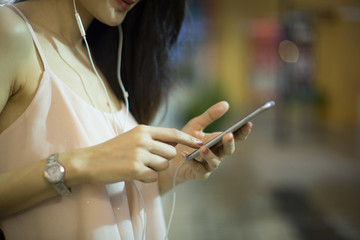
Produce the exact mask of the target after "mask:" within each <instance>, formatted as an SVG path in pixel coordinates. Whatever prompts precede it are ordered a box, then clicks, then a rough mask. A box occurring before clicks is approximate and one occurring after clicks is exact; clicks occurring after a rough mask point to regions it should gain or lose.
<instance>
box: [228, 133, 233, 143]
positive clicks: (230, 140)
mask: <svg viewBox="0 0 360 240" xmlns="http://www.w3.org/2000/svg"><path fill="white" fill-rule="evenodd" d="M233 140H234V135H231V137H230V138H229V143H231V142H232V141H233Z"/></svg>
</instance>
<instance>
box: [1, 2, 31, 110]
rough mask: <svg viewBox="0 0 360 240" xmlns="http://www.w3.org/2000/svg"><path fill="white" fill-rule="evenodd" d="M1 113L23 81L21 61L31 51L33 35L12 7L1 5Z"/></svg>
mask: <svg viewBox="0 0 360 240" xmlns="http://www.w3.org/2000/svg"><path fill="white" fill-rule="evenodd" d="M0 36H1V37H0V113H1V112H2V110H3V109H4V107H5V105H6V103H7V101H8V100H9V98H10V97H11V96H12V95H14V94H15V93H16V91H18V90H19V88H20V87H21V85H23V83H21V82H17V81H18V80H17V75H18V74H19V71H20V67H21V63H22V62H23V61H24V59H25V58H26V57H27V56H28V54H29V53H30V51H29V50H30V49H31V47H32V44H33V43H32V39H31V35H30V33H29V31H28V28H27V26H26V24H25V23H24V21H23V20H22V19H21V18H20V17H19V16H18V15H17V14H16V13H15V12H14V11H12V10H11V9H9V8H7V7H0Z"/></svg>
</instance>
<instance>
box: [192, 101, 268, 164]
mask: <svg viewBox="0 0 360 240" xmlns="http://www.w3.org/2000/svg"><path fill="white" fill-rule="evenodd" d="M273 106H275V102H274V101H269V102H267V103H265V104H264V105H262V106H261V107H259V108H258V109H256V110H255V111H253V112H252V113H250V114H249V115H247V116H246V117H245V118H243V119H241V120H240V121H238V122H236V123H235V124H234V125H232V126H231V127H229V128H228V129H226V130H225V131H223V132H222V133H220V134H219V135H217V136H216V137H215V138H213V139H211V140H210V141H209V142H207V143H206V144H205V146H207V147H208V148H210V149H211V148H212V147H214V146H215V145H217V144H218V143H221V140H222V137H223V136H224V135H225V134H227V133H229V132H236V131H237V130H239V129H240V128H241V127H242V126H244V125H245V124H246V123H248V122H250V121H252V120H254V119H255V118H256V117H258V116H259V115H260V114H262V113H264V112H265V111H267V110H268V109H270V108H272V107H273ZM199 154H200V151H199V149H197V150H195V151H194V152H192V153H191V154H190V155H189V156H187V157H186V161H191V160H193V159H194V158H196V157H198V156H199Z"/></svg>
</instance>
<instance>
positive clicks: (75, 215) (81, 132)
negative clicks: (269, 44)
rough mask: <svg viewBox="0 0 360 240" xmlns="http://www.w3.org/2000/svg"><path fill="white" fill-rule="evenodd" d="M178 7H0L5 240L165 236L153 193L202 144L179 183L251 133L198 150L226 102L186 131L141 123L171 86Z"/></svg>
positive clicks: (207, 169)
mask: <svg viewBox="0 0 360 240" xmlns="http://www.w3.org/2000/svg"><path fill="white" fill-rule="evenodd" d="M0 3H1V2H0ZM3 3H4V1H3ZM184 6H185V3H184V1H183V0H179V1H168V0H159V1H149V0H142V1H135V0H77V1H76V2H75V1H74V0H27V1H21V2H19V3H15V4H13V5H7V6H5V7H0V36H1V38H0V71H1V78H0V196H1V197H0V223H1V225H0V228H1V229H2V231H3V232H4V235H5V238H6V239H37V240H41V239H112V240H113V239H140V238H141V237H142V233H143V231H146V232H145V234H146V239H162V238H164V236H165V224H164V219H163V214H162V209H161V201H160V195H161V194H163V193H165V192H167V191H168V190H169V189H171V188H172V179H173V177H174V174H175V171H176V169H177V168H178V167H179V166H180V165H181V164H182V163H183V162H184V156H186V154H187V153H188V152H191V151H193V150H194V149H196V148H200V158H199V159H197V160H196V161H195V160H193V161H191V162H188V163H187V164H185V165H184V166H183V167H182V168H181V169H180V171H179V173H178V175H177V183H181V182H185V181H187V180H191V179H204V178H207V177H208V176H209V175H210V174H211V172H212V171H213V170H215V169H216V168H217V167H218V165H219V164H220V162H221V158H222V157H223V156H225V155H229V154H232V153H233V152H234V149H235V143H234V139H235V138H236V139H244V138H245V137H246V136H247V135H248V134H249V132H250V128H251V124H247V125H246V126H245V127H243V128H242V131H240V132H239V134H238V136H235V137H234V136H233V135H232V134H227V135H225V136H224V137H223V143H224V145H223V148H222V149H221V150H220V151H219V152H217V153H214V152H212V151H210V150H209V149H208V148H206V147H205V146H202V145H203V142H206V141H207V140H209V139H210V138H212V137H214V136H215V135H216V134H217V133H211V134H206V133H204V132H203V129H204V128H205V127H206V126H207V125H208V124H210V123H211V122H213V121H214V120H216V119H218V118H219V117H221V116H222V115H223V114H224V113H225V112H226V111H227V110H228V104H227V103H226V102H220V103H218V104H216V105H214V106H212V107H211V108H209V109H208V110H207V111H206V112H205V113H204V114H202V115H200V116H198V117H196V118H194V119H192V120H191V121H190V122H189V123H187V124H186V126H185V127H184V128H183V129H182V131H179V130H176V129H169V128H160V127H152V126H149V125H148V124H149V123H150V122H151V120H152V118H153V117H154V115H155V113H156V111H157V109H158V107H159V105H160V104H161V102H162V101H163V100H164V99H166V94H167V92H168V91H169V90H170V89H171V86H172V83H173V82H172V80H171V78H169V75H168V70H169V69H168V68H167V66H166V64H167V54H168V52H169V50H170V48H171V46H172V45H173V44H174V43H175V42H176V39H177V36H178V33H179V30H180V27H181V23H182V19H183V15H184ZM75 12H76V13H78V14H79V16H80V18H79V17H75ZM126 15H127V16H126ZM125 16H126V18H125ZM77 20H78V22H79V21H80V22H81V24H80V29H79V26H78V22H77ZM120 24H121V27H118V26H119V25H120ZM81 25H82V26H81ZM82 28H83V29H84V30H82ZM81 31H83V33H85V32H86V35H87V40H88V43H89V46H90V49H91V53H92V57H93V62H94V66H93V63H92V60H91V59H92V58H90V57H89V55H88V50H87V47H86V44H85V41H84V40H83V38H82V34H81ZM121 48H122V51H121ZM119 49H120V51H118V50H119ZM118 56H119V57H121V59H122V61H121V65H119V66H121V79H122V81H123V83H124V86H125V89H127V91H128V93H129V103H130V104H129V106H130V112H131V115H130V116H129V117H127V104H126V103H127V97H126V92H124V91H121V84H120V85H119V83H118V78H119V77H117V70H118V71H119V72H120V67H119V66H118V64H120V61H119V59H118ZM95 69H96V71H95ZM124 95H125V96H124ZM145 216H146V220H147V221H146V224H144V223H145V221H144V218H145ZM145 227H146V230H144V228H145Z"/></svg>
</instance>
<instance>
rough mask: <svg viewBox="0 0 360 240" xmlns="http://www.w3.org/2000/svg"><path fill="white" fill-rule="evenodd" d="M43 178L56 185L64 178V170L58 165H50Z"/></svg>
mask: <svg viewBox="0 0 360 240" xmlns="http://www.w3.org/2000/svg"><path fill="white" fill-rule="evenodd" d="M45 177H46V178H47V179H48V180H49V181H50V182H52V183H58V182H60V180H61V179H62V178H63V177H64V168H63V167H62V166H60V165H57V164H56V165H52V166H50V167H48V168H47V169H46V171H45Z"/></svg>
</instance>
